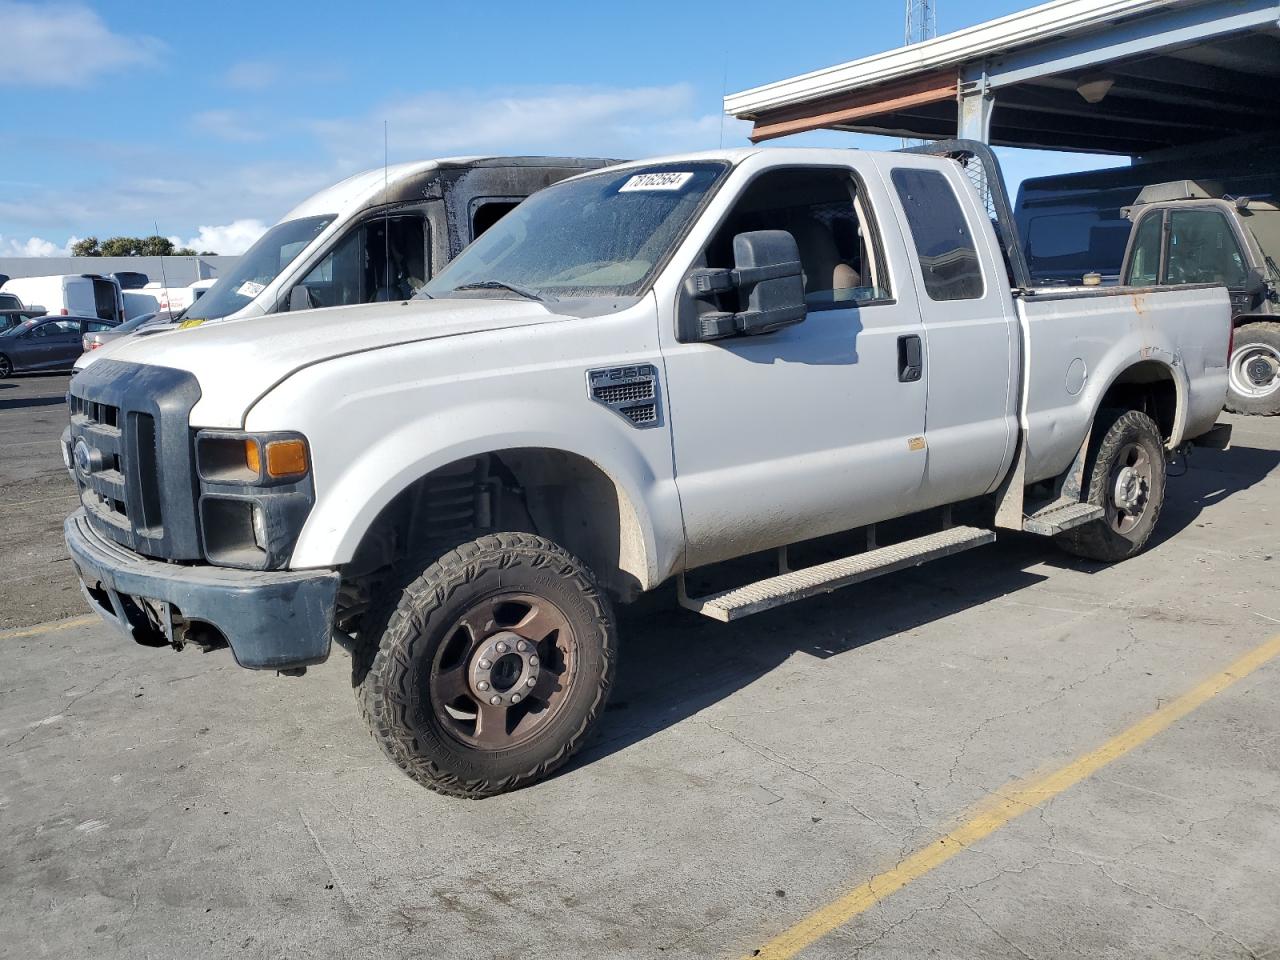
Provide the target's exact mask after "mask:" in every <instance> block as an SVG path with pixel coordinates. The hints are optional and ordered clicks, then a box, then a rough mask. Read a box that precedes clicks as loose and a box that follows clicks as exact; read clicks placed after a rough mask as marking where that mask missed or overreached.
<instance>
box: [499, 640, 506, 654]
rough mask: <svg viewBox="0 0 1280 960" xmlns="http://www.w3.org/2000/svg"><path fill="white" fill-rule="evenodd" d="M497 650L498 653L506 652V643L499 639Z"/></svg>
mask: <svg viewBox="0 0 1280 960" xmlns="http://www.w3.org/2000/svg"><path fill="white" fill-rule="evenodd" d="M498 652H499V653H506V652H507V645H506V644H505V643H504V642H503V641H501V640H499V641H498Z"/></svg>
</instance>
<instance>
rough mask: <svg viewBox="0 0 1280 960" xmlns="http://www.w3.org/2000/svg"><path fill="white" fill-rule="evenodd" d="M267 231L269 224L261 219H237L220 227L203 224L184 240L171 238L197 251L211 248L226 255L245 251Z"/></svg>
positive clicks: (180, 244) (177, 244) (180, 245)
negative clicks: (198, 230) (196, 232)
mask: <svg viewBox="0 0 1280 960" xmlns="http://www.w3.org/2000/svg"><path fill="white" fill-rule="evenodd" d="M266 232H267V225H266V224H265V223H263V222H262V221H261V220H236V221H234V222H233V223H228V224H224V225H222V226H220V227H204V226H202V227H201V228H200V232H199V233H198V234H197V235H196V236H194V237H192V238H191V239H190V240H187V241H184V242H179V240H178V238H177V237H170V239H171V240H172V241H173V242H174V244H175V245H176V246H179V247H191V249H193V250H195V251H196V252H197V253H201V252H203V251H205V250H211V251H212V252H214V253H217V254H221V255H222V256H224V257H225V256H234V255H236V254H240V253H244V252H245V251H246V250H248V249H249V248H250V247H251V246H253V242H254V241H255V240H257V239H258V238H259V237H260V236H262V235H263V234H264V233H266Z"/></svg>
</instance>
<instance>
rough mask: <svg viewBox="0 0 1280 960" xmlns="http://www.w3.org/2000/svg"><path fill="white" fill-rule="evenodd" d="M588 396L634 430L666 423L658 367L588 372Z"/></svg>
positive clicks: (645, 365) (621, 368) (608, 368)
mask: <svg viewBox="0 0 1280 960" xmlns="http://www.w3.org/2000/svg"><path fill="white" fill-rule="evenodd" d="M587 395H588V396H589V397H590V398H591V399H592V400H594V401H595V402H596V403H598V404H600V405H601V406H602V407H608V408H609V409H610V410H612V411H613V412H614V413H616V414H617V415H618V416H620V417H622V418H624V419H625V420H627V421H628V422H629V423H630V424H631V425H632V426H634V427H639V428H641V429H645V428H648V427H657V426H660V425H661V424H662V406H661V403H660V400H661V396H660V393H659V384H658V368H657V367H655V366H654V365H653V364H651V363H640V364H636V365H634V366H630V367H606V368H603V369H599V370H588V371H587Z"/></svg>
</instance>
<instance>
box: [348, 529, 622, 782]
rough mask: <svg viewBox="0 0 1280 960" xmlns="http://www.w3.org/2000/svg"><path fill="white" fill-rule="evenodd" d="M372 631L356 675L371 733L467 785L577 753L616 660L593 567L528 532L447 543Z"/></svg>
mask: <svg viewBox="0 0 1280 960" xmlns="http://www.w3.org/2000/svg"><path fill="white" fill-rule="evenodd" d="M382 624H385V626H382ZM362 633H364V634H365V636H366V638H367V639H366V640H365V642H364V643H363V644H361V645H360V646H359V647H357V650H356V653H355V656H354V659H353V665H352V666H353V685H354V686H355V689H356V699H357V702H358V704H359V707H360V711H361V713H362V715H363V716H364V719H365V721H366V722H367V723H368V725H369V729H370V731H371V733H372V734H373V737H374V739H375V740H376V741H377V742H378V744H379V746H380V747H381V748H382V750H383V752H384V753H386V755H387V756H388V757H389V758H390V759H391V760H392V761H394V762H395V764H396V765H397V766H398V767H400V769H401V770H403V771H404V772H405V773H406V774H408V775H409V776H410V777H411V778H413V779H414V780H416V781H417V782H418V783H420V784H422V785H423V786H425V787H428V788H430V789H432V790H435V791H437V792H439V793H443V794H447V795H450V796H457V797H473V798H475V797H486V796H492V795H494V794H498V793H503V792H506V791H509V790H514V789H517V788H519V787H522V786H525V785H527V784H529V783H532V782H534V781H536V780H539V779H541V778H543V777H545V776H547V775H548V774H549V773H551V772H552V771H553V770H555V769H556V768H557V767H559V766H560V765H561V764H563V763H564V762H565V761H566V760H568V758H569V757H570V756H572V755H573V753H574V752H575V751H576V750H577V749H578V747H579V746H580V745H581V744H582V742H583V740H584V739H585V737H586V736H587V734H588V732H589V731H590V729H591V727H592V725H593V724H594V723H595V721H596V719H597V718H598V717H599V715H600V713H601V712H602V711H603V709H604V704H605V700H606V697H607V696H608V692H609V688H610V685H611V683H612V681H613V676H614V670H615V665H616V661H617V631H616V628H615V626H614V622H613V614H612V610H611V608H610V604H609V601H608V598H607V597H606V595H605V594H604V593H603V591H601V590H600V588H599V586H598V585H597V584H596V582H595V578H594V577H593V576H592V574H591V572H590V571H589V570H588V569H587V567H586V566H584V565H583V564H582V563H581V562H580V561H579V560H577V559H576V558H575V557H573V556H572V555H570V554H569V553H568V552H566V551H565V550H564V549H562V548H561V547H559V546H557V545H556V544H554V543H552V542H551V541H549V540H546V539H545V538H543V537H539V536H535V535H533V534H527V533H499V534H493V535H490V536H484V537H481V538H479V539H477V540H473V541H470V542H469V543H464V544H462V545H461V546H458V547H456V548H455V549H453V550H450V551H449V552H447V553H445V554H444V555H443V556H441V557H440V558H439V559H437V560H435V561H434V562H433V563H430V564H429V565H428V566H427V567H426V568H425V569H424V570H422V572H421V574H420V575H419V576H417V577H416V578H414V579H412V581H411V582H409V583H408V584H407V585H406V586H403V587H402V588H399V589H395V588H393V589H391V590H389V591H388V594H387V597H386V600H385V603H384V605H383V609H382V613H381V614H380V615H379V614H378V613H371V615H370V617H369V627H368V628H366V629H365V630H362ZM375 633H376V635H372V634H375ZM544 633H545V635H543V634H544ZM500 647H501V649H499V648H500ZM517 647H519V648H520V649H519V651H517V649H516V648H517ZM526 685H527V686H526ZM482 691H483V692H482ZM482 698H483V699H482ZM490 699H497V700H501V701H503V702H502V704H501V705H500V706H493V705H492V704H490V703H489V700H490ZM513 701H514V702H513Z"/></svg>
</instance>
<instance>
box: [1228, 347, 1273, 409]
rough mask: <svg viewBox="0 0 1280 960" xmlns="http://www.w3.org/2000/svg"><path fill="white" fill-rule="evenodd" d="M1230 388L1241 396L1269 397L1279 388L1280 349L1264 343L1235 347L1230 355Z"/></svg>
mask: <svg viewBox="0 0 1280 960" xmlns="http://www.w3.org/2000/svg"><path fill="white" fill-rule="evenodd" d="M1231 389H1232V390H1234V391H1235V392H1236V393H1238V394H1240V395H1241V396H1242V397H1269V396H1271V395H1272V394H1273V393H1275V392H1276V391H1277V390H1280V350H1276V348H1275V347H1272V346H1270V345H1269V344H1265V343H1250V344H1246V345H1245V346H1243V347H1237V348H1236V352H1235V353H1233V354H1232V355H1231Z"/></svg>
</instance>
